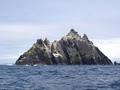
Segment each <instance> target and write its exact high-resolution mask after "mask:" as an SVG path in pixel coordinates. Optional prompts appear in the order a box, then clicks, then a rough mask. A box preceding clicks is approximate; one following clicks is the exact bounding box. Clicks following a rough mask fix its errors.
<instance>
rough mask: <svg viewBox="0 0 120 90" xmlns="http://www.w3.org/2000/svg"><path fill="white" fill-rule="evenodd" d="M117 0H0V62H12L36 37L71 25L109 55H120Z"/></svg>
mask: <svg viewBox="0 0 120 90" xmlns="http://www.w3.org/2000/svg"><path fill="white" fill-rule="evenodd" d="M119 3H120V0H1V1H0V64H13V63H15V61H16V59H17V58H18V57H19V56H20V55H21V54H23V53H24V52H25V51H26V50H28V49H29V48H30V47H31V46H32V45H33V43H35V42H36V39H38V38H43V39H44V38H45V37H47V38H48V39H49V40H50V41H51V42H52V41H53V40H59V39H60V38H61V37H62V36H64V35H66V34H67V33H68V32H69V30H70V29H71V28H74V29H75V30H76V31H78V33H79V34H80V35H81V36H82V35H83V34H84V33H86V34H87V35H88V37H89V38H90V40H91V41H93V42H94V44H95V45H96V46H97V47H99V49H100V50H101V51H102V52H103V53H104V54H105V55H107V56H108V57H109V58H110V59H112V60H113V61H114V60H119V58H120V55H119V54H120V48H119V47H120V5H119Z"/></svg>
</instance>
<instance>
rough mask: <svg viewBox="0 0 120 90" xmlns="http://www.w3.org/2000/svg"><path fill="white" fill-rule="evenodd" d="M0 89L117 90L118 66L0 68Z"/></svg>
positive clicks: (118, 79) (119, 77)
mask: <svg viewBox="0 0 120 90" xmlns="http://www.w3.org/2000/svg"><path fill="white" fill-rule="evenodd" d="M0 90H120V66H112V65H111V66H99V65H98V66H97V65H96V66H87V65H86V66H82V65H81V66H69V65H58V66H56V65H52V66H15V65H13V66H6V65H1V66H0Z"/></svg>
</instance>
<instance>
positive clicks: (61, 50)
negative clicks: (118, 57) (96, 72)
mask: <svg viewBox="0 0 120 90" xmlns="http://www.w3.org/2000/svg"><path fill="white" fill-rule="evenodd" d="M26 64H28V65H34V64H45V65H52V64H68V65H75V64H78V65H80V64H81V65H110V64H112V62H111V60H110V59H109V58H108V57H107V56H105V55H104V54H103V53H102V52H101V51H100V50H99V49H98V48H97V47H96V46H94V45H93V43H92V42H91V41H90V40H89V39H88V37H87V35H86V34H84V36H83V37H81V36H80V35H79V34H78V33H77V32H76V31H75V30H74V29H71V31H70V32H69V33H68V34H67V35H66V36H64V37H63V38H62V39H61V40H59V41H54V42H53V43H50V42H49V40H47V39H45V40H44V41H43V40H42V39H38V40H37V42H36V43H35V44H34V45H33V46H32V48H30V49H29V50H28V51H27V52H25V53H24V54H23V55H21V56H20V57H19V59H18V60H17V61H16V65H26Z"/></svg>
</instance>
